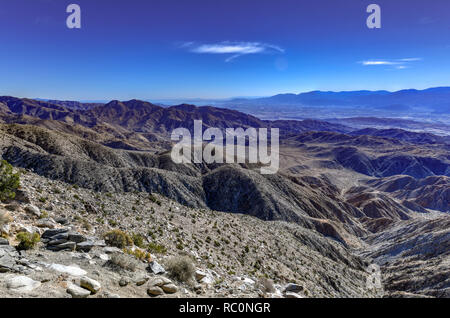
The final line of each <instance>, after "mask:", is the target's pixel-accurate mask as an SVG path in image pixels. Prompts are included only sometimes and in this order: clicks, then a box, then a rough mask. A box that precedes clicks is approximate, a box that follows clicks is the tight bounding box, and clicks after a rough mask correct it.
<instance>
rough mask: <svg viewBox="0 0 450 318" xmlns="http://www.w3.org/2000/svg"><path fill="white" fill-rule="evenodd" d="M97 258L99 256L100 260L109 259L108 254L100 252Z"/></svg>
mask: <svg viewBox="0 0 450 318" xmlns="http://www.w3.org/2000/svg"><path fill="white" fill-rule="evenodd" d="M98 258H100V259H101V260H102V261H109V260H110V259H111V257H109V255H108V254H100V255H98Z"/></svg>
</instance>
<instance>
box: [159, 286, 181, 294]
mask: <svg viewBox="0 0 450 318" xmlns="http://www.w3.org/2000/svg"><path fill="white" fill-rule="evenodd" d="M161 288H162V290H163V291H164V292H166V293H168V294H174V293H176V292H177V291H178V288H177V286H175V285H174V284H167V285H162V286H161Z"/></svg>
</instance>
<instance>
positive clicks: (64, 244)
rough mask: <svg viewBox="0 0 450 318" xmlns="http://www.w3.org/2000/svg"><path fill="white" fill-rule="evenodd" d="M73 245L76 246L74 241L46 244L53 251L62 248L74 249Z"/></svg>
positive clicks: (61, 249) (62, 249)
mask: <svg viewBox="0 0 450 318" xmlns="http://www.w3.org/2000/svg"><path fill="white" fill-rule="evenodd" d="M75 246H76V243H75V242H66V243H62V244H59V245H48V246H47V249H49V250H51V251H55V252H57V251H64V250H69V251H73V250H75Z"/></svg>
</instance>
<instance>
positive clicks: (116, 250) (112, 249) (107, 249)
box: [103, 246, 123, 254]
mask: <svg viewBox="0 0 450 318" xmlns="http://www.w3.org/2000/svg"><path fill="white" fill-rule="evenodd" d="M103 252H105V253H106V254H114V253H123V251H122V250H121V249H120V248H117V247H112V246H106V247H104V248H103Z"/></svg>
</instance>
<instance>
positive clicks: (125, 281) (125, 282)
mask: <svg viewBox="0 0 450 318" xmlns="http://www.w3.org/2000/svg"><path fill="white" fill-rule="evenodd" d="M129 283H130V280H129V279H128V278H126V277H122V278H121V279H120V281H119V286H120V287H125V286H127V285H128V284H129Z"/></svg>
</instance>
